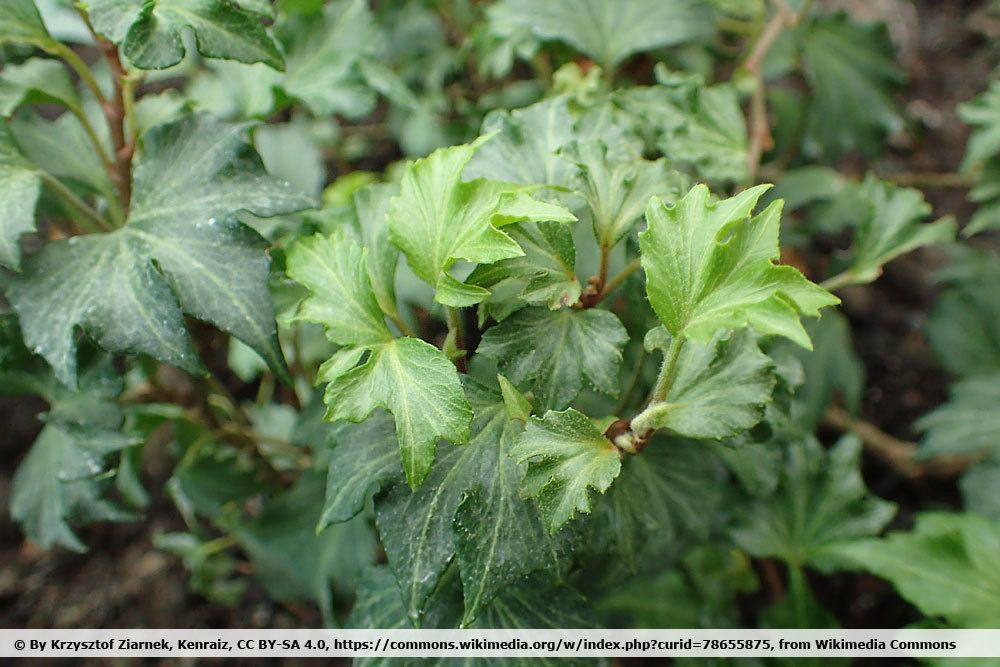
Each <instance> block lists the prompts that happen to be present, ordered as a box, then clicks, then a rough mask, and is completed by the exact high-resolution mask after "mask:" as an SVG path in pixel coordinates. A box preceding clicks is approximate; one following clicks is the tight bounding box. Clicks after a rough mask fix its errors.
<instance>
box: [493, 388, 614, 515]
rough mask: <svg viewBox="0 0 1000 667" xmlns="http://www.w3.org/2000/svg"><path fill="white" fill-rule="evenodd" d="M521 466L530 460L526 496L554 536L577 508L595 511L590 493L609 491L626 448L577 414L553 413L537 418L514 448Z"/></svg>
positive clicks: (531, 422) (584, 511)
mask: <svg viewBox="0 0 1000 667" xmlns="http://www.w3.org/2000/svg"><path fill="white" fill-rule="evenodd" d="M511 456H513V457H514V458H515V459H516V460H517V461H518V462H519V463H523V462H528V474H527V476H526V477H525V478H524V482H523V483H522V485H521V493H522V494H523V495H524V496H526V497H528V498H537V499H538V506H539V510H540V511H541V514H542V521H543V522H544V523H545V525H546V526H547V527H548V529H549V531H551V532H555V531H556V530H557V529H558V528H559V527H561V526H562V525H563V524H565V523H566V522H567V521H569V520H570V519H572V518H573V517H574V516H575V515H576V512H577V510H579V511H580V512H583V513H585V514H589V513H590V491H589V490H590V489H591V488H593V489H595V490H597V491H598V492H599V493H604V492H605V491H607V490H608V487H609V486H611V482H613V481H614V480H615V477H617V476H618V473H619V472H620V471H621V466H622V464H621V450H619V449H618V448H617V447H615V446H614V445H613V444H611V441H610V440H608V439H607V438H605V437H604V434H602V433H601V431H600V429H598V428H597V426H595V425H594V423H593V422H591V421H590V419H588V418H587V417H586V415H583V414H581V413H579V412H577V411H576V410H573V409H572V408H570V409H569V410H564V411H563V412H553V411H551V410H549V411H548V412H546V413H545V416H544V417H543V418H541V419H539V418H537V417H532V418H531V419H530V420H529V421H528V424H527V427H526V428H525V430H524V434H523V435H522V436H521V437H520V438H519V439H518V441H517V442H516V443H514V446H513V447H512V448H511Z"/></svg>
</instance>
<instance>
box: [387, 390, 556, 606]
mask: <svg viewBox="0 0 1000 667" xmlns="http://www.w3.org/2000/svg"><path fill="white" fill-rule="evenodd" d="M469 390H470V393H471V394H472V402H473V404H474V405H475V413H476V417H475V420H474V422H473V433H474V435H473V437H472V440H471V441H470V442H469V444H468V445H467V446H465V447H461V448H449V450H448V451H447V452H445V453H444V454H443V455H442V456H441V458H440V459H439V460H438V461H437V463H436V464H435V465H434V468H433V469H432V471H431V474H430V475H429V476H428V478H427V480H426V482H425V483H424V485H423V486H421V487H420V489H418V490H417V491H416V492H414V493H411V492H410V491H409V489H407V488H406V487H405V486H402V485H399V486H396V487H394V488H393V489H390V490H389V492H388V493H387V494H385V495H384V496H380V497H379V498H378V499H377V500H376V511H377V516H378V527H379V534H380V535H381V536H382V542H383V544H384V545H385V549H386V554H387V556H388V559H389V564H390V565H391V566H392V568H393V571H394V572H395V574H396V579H397V581H399V585H400V589H401V591H402V596H403V602H404V605H405V606H406V609H407V613H408V615H409V616H410V618H411V620H412V621H413V623H414V624H419V623H420V619H421V617H422V615H423V612H424V608H425V604H426V602H427V600H428V599H429V597H430V596H431V594H432V593H433V592H434V590H435V588H436V587H437V585H438V581H439V579H440V578H441V577H442V575H443V574H444V571H445V569H446V568H447V567H448V564H449V563H450V562H451V561H452V559H453V558H457V561H458V563H459V565H460V571H461V578H462V589H463V597H464V600H465V602H464V608H465V612H464V615H463V623H464V624H466V625H468V624H469V623H471V622H472V620H473V619H475V618H476V616H477V615H478V614H479V612H480V610H481V609H482V608H483V607H484V606H486V605H487V604H488V603H489V602H490V600H492V599H493V598H494V597H495V596H496V595H497V594H498V593H499V592H500V591H501V590H502V589H503V587H504V586H507V585H509V584H511V583H513V582H514V581H517V580H518V579H521V578H523V577H524V576H525V575H527V574H529V573H531V572H535V571H538V570H555V571H557V572H560V571H562V570H563V569H564V566H565V565H566V563H567V560H566V558H567V553H566V552H567V547H568V541H569V540H572V538H573V535H572V534H571V533H568V532H565V531H564V532H562V533H560V534H559V535H556V536H550V535H549V534H548V533H547V532H546V531H545V530H544V529H543V528H542V524H541V522H540V520H539V518H538V512H537V510H536V509H535V507H534V506H533V505H532V504H530V503H529V502H527V501H525V500H523V499H522V498H520V497H519V496H518V487H519V485H520V483H521V480H522V479H523V478H524V467H523V466H522V465H519V464H517V463H515V462H514V460H513V459H511V458H510V454H511V448H512V443H513V442H514V440H515V439H516V438H517V437H518V435H519V434H520V432H521V431H522V429H523V425H522V422H520V421H517V420H511V419H509V418H508V416H507V411H506V408H505V406H504V404H503V402H502V401H501V399H500V397H499V396H498V395H496V394H495V393H493V392H492V391H488V390H486V389H485V388H482V387H479V386H478V385H474V384H472V383H470V386H469Z"/></svg>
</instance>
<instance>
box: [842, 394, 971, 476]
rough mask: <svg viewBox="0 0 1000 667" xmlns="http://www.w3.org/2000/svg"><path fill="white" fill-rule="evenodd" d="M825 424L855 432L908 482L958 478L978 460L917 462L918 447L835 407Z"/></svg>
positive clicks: (948, 458)
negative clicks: (933, 478) (937, 478)
mask: <svg viewBox="0 0 1000 667" xmlns="http://www.w3.org/2000/svg"><path fill="white" fill-rule="evenodd" d="M823 423H824V424H826V425H827V426H830V427H833V428H835V429H837V430H839V431H845V432H849V433H854V434H855V435H857V436H858V437H859V438H861V440H862V442H863V443H864V445H865V448H866V449H867V450H868V451H870V452H871V453H872V454H874V455H875V456H877V457H878V458H880V459H882V460H883V461H884V462H886V463H888V464H889V465H890V466H891V467H892V468H893V469H895V470H896V471H897V472H899V473H900V474H901V475H903V476H904V477H907V478H909V479H921V478H925V477H943V478H951V477H955V476H957V475H960V474H961V473H962V472H964V471H965V470H966V468H968V467H969V466H970V465H972V464H973V463H975V462H976V461H977V460H978V459H977V458H976V457H966V456H942V457H939V458H936V459H928V460H926V461H920V460H917V458H916V456H917V449H918V446H917V444H916V443H913V442H907V441H906V440H900V439H899V438H896V437H893V436H891V435H889V434H888V433H886V432H885V431H883V430H882V429H880V428H878V427H877V426H875V425H874V424H872V423H870V422H867V421H864V420H863V419H854V418H853V417H852V416H851V415H850V414H849V413H848V412H847V411H846V410H844V409H843V408H841V407H838V406H836V405H831V406H830V407H828V408H827V409H826V413H825V414H824V415H823Z"/></svg>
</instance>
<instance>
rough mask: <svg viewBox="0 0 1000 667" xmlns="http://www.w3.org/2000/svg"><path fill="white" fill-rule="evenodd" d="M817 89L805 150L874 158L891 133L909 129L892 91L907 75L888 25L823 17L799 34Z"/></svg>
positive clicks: (842, 16)
mask: <svg viewBox="0 0 1000 667" xmlns="http://www.w3.org/2000/svg"><path fill="white" fill-rule="evenodd" d="M799 39H800V48H801V50H802V64H803V69H804V72H805V76H806V80H807V81H808V82H809V86H810V87H811V88H812V103H811V105H810V108H809V118H808V121H807V126H806V136H805V147H806V149H807V150H809V151H810V152H812V153H818V154H820V155H822V156H824V157H826V158H828V159H830V160H832V159H834V158H836V157H838V156H840V155H842V154H843V153H846V152H848V151H851V150H861V151H863V152H864V153H866V154H868V155H874V154H875V153H877V152H878V150H879V149H880V148H881V145H882V139H883V137H884V136H885V135H887V134H892V133H894V132H898V131H899V130H901V129H902V127H903V119H902V118H901V117H900V115H899V111H898V110H897V106H896V103H895V102H894V101H893V98H892V92H893V90H894V89H895V88H897V87H898V86H899V85H900V84H902V83H903V81H904V79H905V77H904V75H903V73H902V72H900V70H899V68H898V67H897V66H896V63H895V57H894V53H893V49H892V43H891V42H890V40H889V36H888V33H887V31H886V29H885V26H883V25H871V26H866V25H861V24H859V23H855V22H853V21H852V20H851V19H850V18H848V16H847V15H846V14H838V15H834V16H821V17H817V18H816V19H814V20H813V21H811V22H810V23H809V24H808V25H807V26H805V27H804V28H803V29H802V31H801V34H800V35H799Z"/></svg>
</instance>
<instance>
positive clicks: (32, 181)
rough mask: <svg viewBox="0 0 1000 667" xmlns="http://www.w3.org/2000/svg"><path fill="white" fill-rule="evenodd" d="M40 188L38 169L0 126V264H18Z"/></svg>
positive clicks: (12, 265) (33, 225)
mask: <svg viewBox="0 0 1000 667" xmlns="http://www.w3.org/2000/svg"><path fill="white" fill-rule="evenodd" d="M41 190H42V179H41V176H39V174H38V171H37V169H36V168H35V167H34V166H33V165H32V164H31V163H30V162H28V161H27V160H26V159H25V158H24V156H23V155H22V154H21V152H20V151H19V150H18V148H17V146H16V145H15V144H14V138H13V137H12V136H11V134H10V131H9V130H8V129H7V127H6V126H5V125H0V265H2V266H6V267H9V268H12V269H17V268H19V267H20V264H21V247H20V244H19V243H18V239H20V237H21V234H24V233H25V232H31V231H34V229H35V204H36V203H37V202H38V195H39V194H40V193H41Z"/></svg>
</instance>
